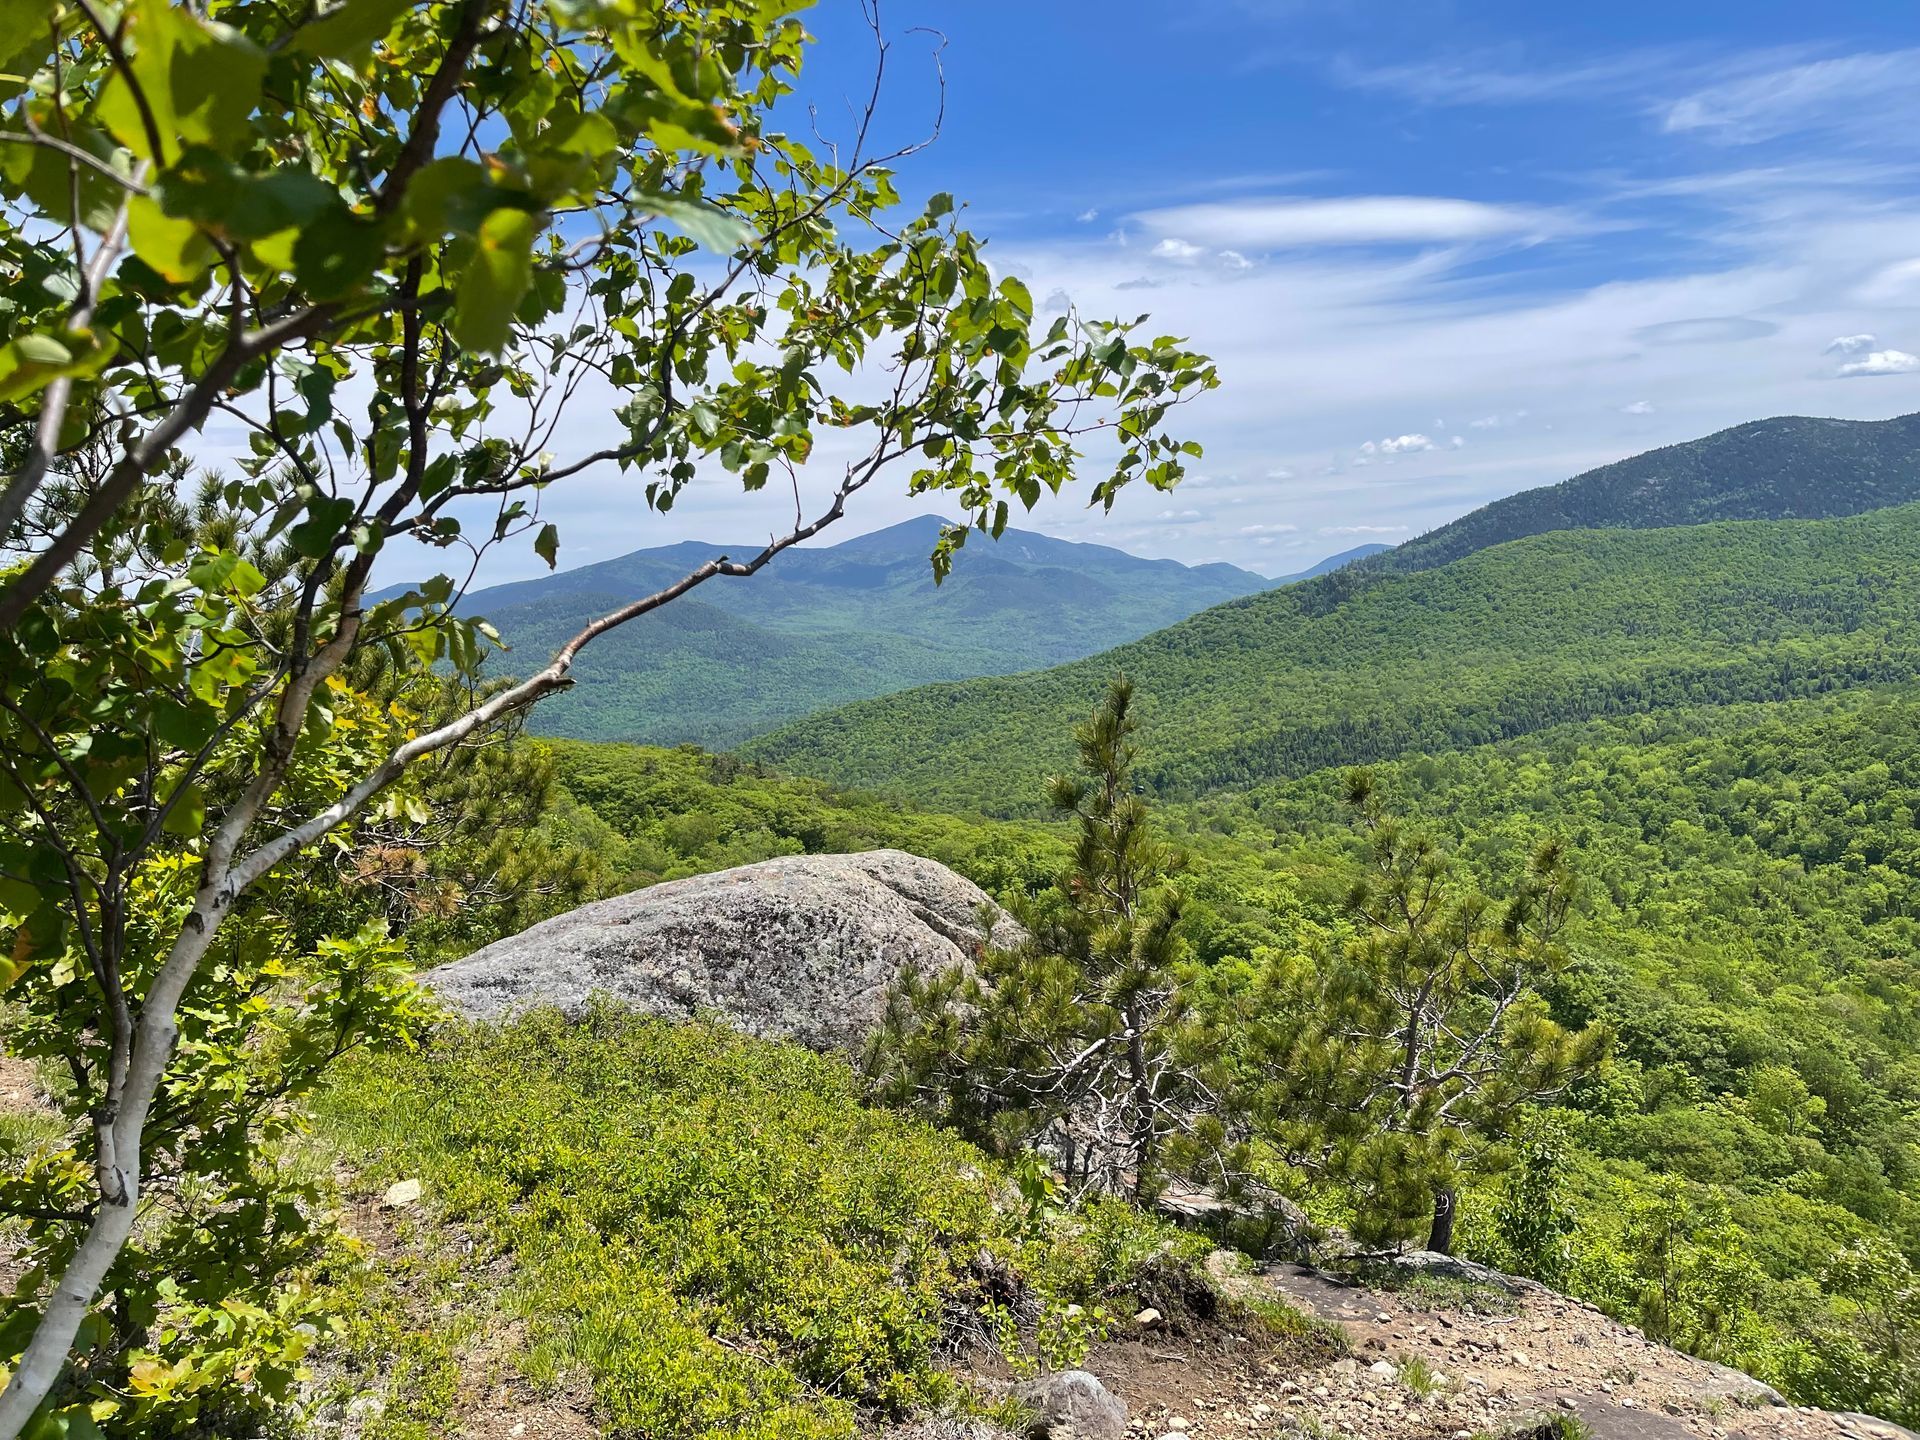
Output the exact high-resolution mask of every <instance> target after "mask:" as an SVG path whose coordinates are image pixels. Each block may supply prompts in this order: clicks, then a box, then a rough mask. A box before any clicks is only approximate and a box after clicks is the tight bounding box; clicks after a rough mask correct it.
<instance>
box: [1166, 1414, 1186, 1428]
mask: <svg viewBox="0 0 1920 1440" xmlns="http://www.w3.org/2000/svg"><path fill="white" fill-rule="evenodd" d="M1186 1428H1187V1417H1186V1416H1184V1415H1169V1416H1167V1429H1169V1430H1185V1429H1186Z"/></svg>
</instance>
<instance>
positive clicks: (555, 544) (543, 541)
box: [533, 525, 560, 570]
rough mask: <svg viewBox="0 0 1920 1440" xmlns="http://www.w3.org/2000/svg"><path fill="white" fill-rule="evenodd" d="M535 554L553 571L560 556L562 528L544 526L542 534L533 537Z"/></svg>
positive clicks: (541, 528)
mask: <svg viewBox="0 0 1920 1440" xmlns="http://www.w3.org/2000/svg"><path fill="white" fill-rule="evenodd" d="M533 553H534V554H536V555H538V556H539V557H540V558H541V559H542V560H544V561H546V562H547V568H548V569H549V570H551V569H553V568H554V566H555V564H556V563H557V560H558V557H559V554H560V527H559V526H557V525H542V526H541V527H540V533H539V534H538V535H536V536H534V537H533Z"/></svg>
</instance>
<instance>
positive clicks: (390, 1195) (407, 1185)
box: [386, 1180, 420, 1210]
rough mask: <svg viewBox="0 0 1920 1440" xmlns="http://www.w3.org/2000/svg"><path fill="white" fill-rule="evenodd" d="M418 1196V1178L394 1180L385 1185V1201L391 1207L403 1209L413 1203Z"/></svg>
mask: <svg viewBox="0 0 1920 1440" xmlns="http://www.w3.org/2000/svg"><path fill="white" fill-rule="evenodd" d="M419 1198H420V1182H419V1181H418V1180H396V1181H394V1182H393V1184H391V1185H389V1186H388V1187H387V1194H386V1201H387V1204H388V1206H389V1207H390V1208H392V1209H395V1210H400V1209H404V1208H405V1207H406V1206H408V1205H412V1204H414V1203H415V1202H416V1201H418V1200H419Z"/></svg>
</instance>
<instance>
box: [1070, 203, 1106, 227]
mask: <svg viewBox="0 0 1920 1440" xmlns="http://www.w3.org/2000/svg"><path fill="white" fill-rule="evenodd" d="M1073 218H1074V219H1075V220H1077V221H1079V222H1080V223H1081V224H1082V225H1091V224H1092V223H1093V222H1094V221H1096V220H1098V219H1099V218H1100V212H1099V211H1098V210H1095V209H1093V208H1092V207H1091V206H1089V207H1088V208H1087V209H1085V210H1082V211H1081V212H1080V213H1079V214H1078V215H1076V216H1074V217H1073Z"/></svg>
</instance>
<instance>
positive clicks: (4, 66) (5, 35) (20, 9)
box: [0, 0, 53, 95]
mask: <svg viewBox="0 0 1920 1440" xmlns="http://www.w3.org/2000/svg"><path fill="white" fill-rule="evenodd" d="M47 19H48V15H47V6H46V3H45V0H0V95H5V94H11V93H13V91H15V90H17V89H19V88H22V86H23V85H24V83H25V82H26V81H27V80H29V79H31V78H32V76H31V73H30V72H29V70H28V69H27V67H28V66H32V67H33V68H34V69H36V70H37V69H38V68H39V67H40V62H41V61H42V60H43V59H44V58H45V57H46V56H47V55H49V54H51V53H52V50H53V27H52V26H50V25H49V24H48V23H47Z"/></svg>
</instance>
